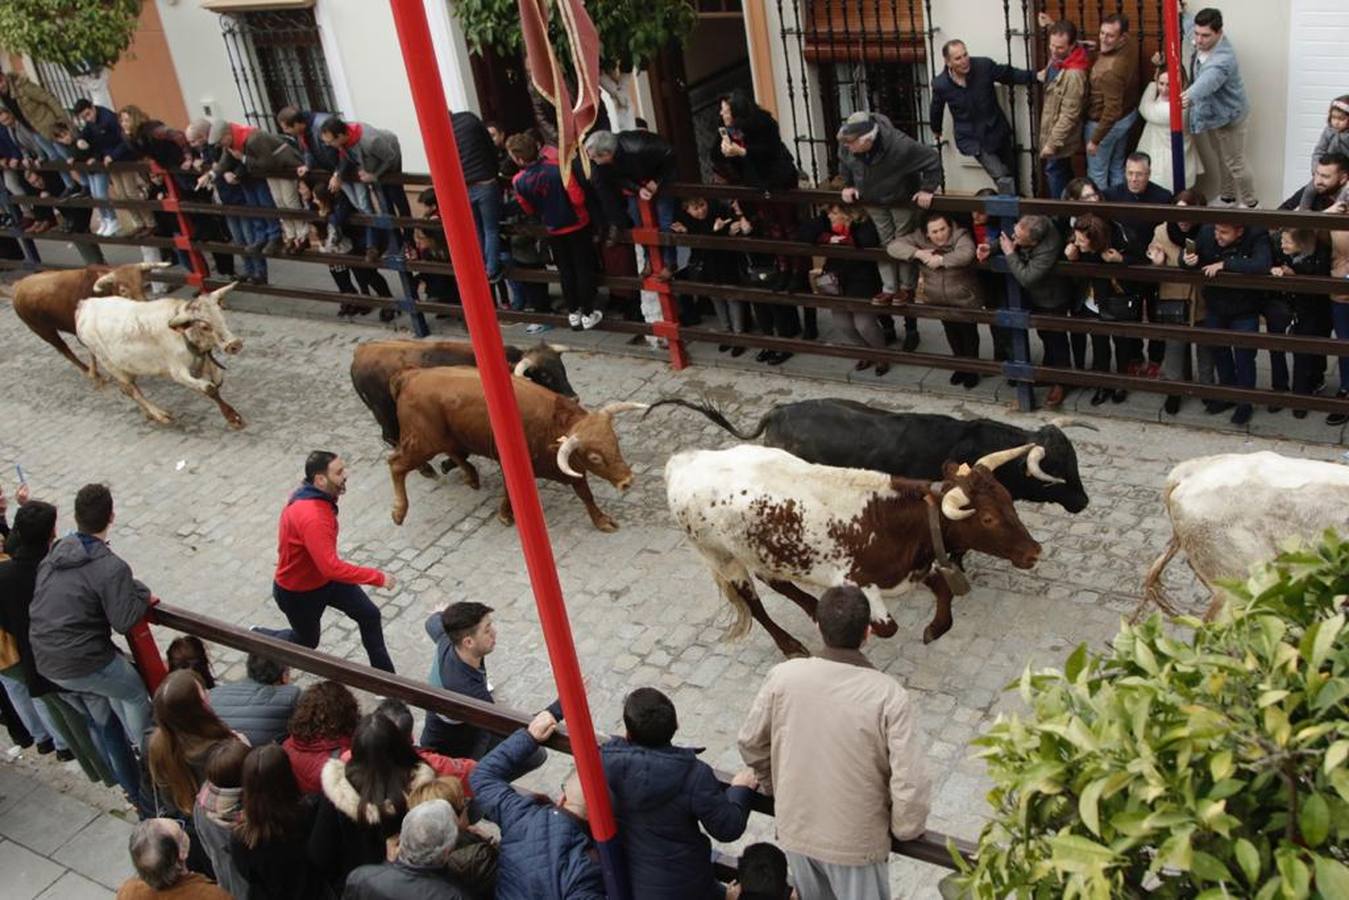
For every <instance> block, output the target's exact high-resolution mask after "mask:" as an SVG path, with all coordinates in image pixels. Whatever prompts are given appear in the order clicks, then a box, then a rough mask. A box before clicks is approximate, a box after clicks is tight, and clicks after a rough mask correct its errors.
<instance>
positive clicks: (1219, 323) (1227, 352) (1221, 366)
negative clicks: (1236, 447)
mask: <svg viewBox="0 0 1349 900" xmlns="http://www.w3.org/2000/svg"><path fill="white" fill-rule="evenodd" d="M1195 243H1196V251H1197V252H1195V253H1182V254H1181V257H1180V264H1181V266H1182V267H1183V268H1187V269H1201V268H1202V269H1203V271H1204V275H1205V276H1207V277H1209V278H1214V277H1216V276H1217V275H1219V274H1220V273H1222V272H1235V273H1238V274H1243V275H1265V274H1268V273H1269V271H1270V269H1271V268H1272V267H1273V259H1272V257H1273V253H1272V252H1271V248H1270V243H1269V233H1268V232H1267V231H1265V229H1263V228H1247V227H1246V226H1244V225H1225V224H1220V225H1204V226H1202V227H1201V228H1200V229H1199V235H1198V238H1197V239H1196V241H1195ZM1220 285H1221V282H1220V283H1219V286H1206V287H1205V288H1204V305H1205V309H1206V312H1205V315H1204V327H1205V328H1226V329H1229V330H1231V331H1246V332H1257V331H1259V330H1260V306H1261V302H1262V300H1263V299H1264V295H1263V294H1262V293H1261V292H1260V291H1253V290H1250V289H1242V288H1232V287H1222V286H1220ZM1213 364H1214V366H1215V368H1217V370H1218V383H1219V384H1222V385H1235V386H1237V387H1244V388H1254V387H1255V350H1253V349H1251V348H1249V347H1238V348H1236V349H1235V350H1234V349H1233V348H1231V347H1214V348H1213ZM1233 406H1236V410H1235V411H1234V412H1233V413H1232V424H1233V425H1245V424H1246V423H1247V422H1249V421H1250V420H1251V405H1250V404H1249V403H1242V404H1240V405H1237V404H1233V403H1229V402H1226V401H1223V400H1205V401H1204V408H1205V409H1206V410H1207V411H1208V413H1209V414H1210V415H1215V414H1217V413H1221V412H1226V411H1227V410H1229V409H1232V407H1233Z"/></svg>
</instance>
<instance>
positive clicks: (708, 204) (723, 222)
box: [670, 197, 749, 356]
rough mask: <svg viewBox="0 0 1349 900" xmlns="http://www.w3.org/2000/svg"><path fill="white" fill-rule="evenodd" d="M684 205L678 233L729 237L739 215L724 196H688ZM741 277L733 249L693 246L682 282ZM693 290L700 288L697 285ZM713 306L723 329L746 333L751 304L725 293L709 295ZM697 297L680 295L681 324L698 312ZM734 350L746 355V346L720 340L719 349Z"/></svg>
mask: <svg viewBox="0 0 1349 900" xmlns="http://www.w3.org/2000/svg"><path fill="white" fill-rule="evenodd" d="M680 206H681V208H680V210H679V211H678V212H676V213H675V220H674V223H673V224H672V225H671V226H670V230H671V231H673V232H675V233H677V234H693V235H697V236H699V237H726V236H728V235H729V234H730V229H731V226H732V224H734V222H735V217H734V215H733V214H732V213H731V209H730V207H728V206H727V205H726V204H725V203H723V202H721V201H720V200H712V201H709V200H708V199H707V198H706V197H685V198H684V201H683V203H682V204H680ZM738 277H739V272H738V266H737V264H736V257H735V253H734V252H733V251H729V250H710V249H707V248H703V247H692V248H690V249H689V256H688V262H687V263H685V265H684V268H682V269H680V270H679V280H680V281H681V282H692V283H693V284H694V285H697V284H699V283H703V284H717V285H727V284H734V283H735V282H736V280H737V279H738ZM691 290H692V291H693V292H696V291H697V288H696V287H694V288H692V289H691ZM708 299H709V300H710V301H711V304H712V310H713V312H715V313H716V315H717V321H718V322H719V323H720V324H721V330H722V331H725V332H728V333H730V334H744V333H745V331H746V330H747V329H748V327H749V321H748V314H749V308H748V307H747V306H746V304H745V303H744V301H742V300H728V299H726V298H725V297H709V298H708ZM697 302H698V298H697V297H691V296H689V295H687V294H683V295H680V297H679V316H680V322H681V324H682V323H683V322H684V321H685V319H686V317H687V318H689V319H690V320H691V319H692V317H693V316H694V315H696V312H697ZM728 350H729V351H730V352H731V356H742V355H744V352H745V348H744V347H742V346H735V347H732V346H731V345H730V344H718V345H717V352H718V353H725V352H726V351H728Z"/></svg>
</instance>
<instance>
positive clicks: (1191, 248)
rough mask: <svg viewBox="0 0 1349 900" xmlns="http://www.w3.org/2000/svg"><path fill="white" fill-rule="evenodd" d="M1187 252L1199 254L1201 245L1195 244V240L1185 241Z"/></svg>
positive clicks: (1187, 239)
mask: <svg viewBox="0 0 1349 900" xmlns="http://www.w3.org/2000/svg"><path fill="white" fill-rule="evenodd" d="M1185 252H1186V253H1187V254H1192V253H1198V252H1199V245H1197V244H1196V243H1195V242H1194V238H1186V239H1185Z"/></svg>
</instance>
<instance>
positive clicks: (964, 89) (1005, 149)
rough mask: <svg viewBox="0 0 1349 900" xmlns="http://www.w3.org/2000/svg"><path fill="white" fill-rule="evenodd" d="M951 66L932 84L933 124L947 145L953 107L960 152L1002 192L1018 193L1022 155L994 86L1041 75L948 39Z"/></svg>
mask: <svg viewBox="0 0 1349 900" xmlns="http://www.w3.org/2000/svg"><path fill="white" fill-rule="evenodd" d="M941 55H942V59H944V60H945V61H946V68H945V69H944V70H943V71H942V73H941V74H940V75H938V76H937V77H936V78H935V79H934V80H933V82H932V105H931V107H930V108H929V110H928V113H929V115H928V121H929V123H930V125H931V126H932V135H933V137H934V138H935V139H936V141H937V143H938V144H940V143H941V139H942V126H943V122H942V120H943V117H944V114H945V112H946V108H947V107H948V106H949V107H950V108H951V120H952V122H953V124H954V125H955V133H956V149H957V150H959V151H960V152H961V153H962V154H964V155H965V156H973V157H974V158H975V159H977V160H979V165H981V166H983V167H984V171H985V172H987V173H988V177H989V178H992V179H993V183H994V184H996V185H997V188H998V193H1000V194H1015V193H1016V176H1015V172H1016V151H1015V146H1014V143H1013V135H1012V126H1011V125H1009V124H1008V122H1007V116H1005V115H1003V112H1002V107H1001V106H1000V105H999V104H998V95H997V93H996V91H994V89H993V85H994V84H996V83H1001V84H1005V85H1009V86H1011V85H1017V84H1032V83H1033V82H1034V81H1035V73H1034V72H1032V71H1031V70H1029V69H1017V68H1014V67H1012V66H1007V65H1003V64H1002V63H996V62H994V61H993V60H991V59H989V58H988V57H986V56H970V52H969V50H968V49H967V48H966V46H965V42H964V41H961V40H953V41H947V42H946V43H945V44H943V45H942V48H941Z"/></svg>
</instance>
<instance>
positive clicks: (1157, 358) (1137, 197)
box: [1101, 151, 1174, 378]
mask: <svg viewBox="0 0 1349 900" xmlns="http://www.w3.org/2000/svg"><path fill="white" fill-rule="evenodd" d="M1153 172H1154V169H1153V166H1152V158H1151V157H1150V156H1148V155H1147V154H1146V153H1143V152H1141V151H1135V152H1133V153H1130V154H1129V155H1128V156H1127V157H1126V159H1125V163H1124V182H1123V183H1122V184H1118V185H1115V186H1114V187H1112V188H1109V189H1108V190H1106V191H1104V192H1103V193H1102V197H1101V199H1103V200H1105V201H1106V202H1109V203H1152V204H1156V205H1158V206H1169V205H1170V204H1171V201H1172V200H1173V199H1174V198H1173V197H1172V195H1171V192H1170V191H1168V190H1167V189H1166V188H1164V187H1162V186H1161V185H1159V184H1157V183H1155V182H1154V181H1153V180H1152V175H1153ZM1115 224H1116V226H1117V227H1118V228H1119V229H1121V230H1122V231H1123V233H1124V238H1125V244H1124V246H1122V247H1119V248H1118V249H1119V251H1120V252H1121V253H1123V254H1124V256H1125V257H1126V258H1127V259H1128V261H1129V262H1130V264H1133V263H1141V262H1142V261H1143V259H1144V258H1145V257H1146V256H1147V247H1148V244H1150V243H1151V242H1152V234H1153V232H1154V231H1155V230H1156V228H1157V224H1158V222H1157V220H1156V219H1155V218H1150V217H1146V216H1120V217H1119V218H1118V220H1117V221H1116V223H1115ZM1123 287H1124V289H1125V291H1126V293H1128V294H1130V295H1131V296H1136V297H1140V298H1142V300H1143V302H1144V303H1145V304H1146V305H1147V311H1148V318H1149V320H1151V319H1152V317H1153V312H1154V309H1155V307H1156V300H1157V287H1156V284H1155V283H1152V282H1146V281H1144V282H1138V281H1134V282H1125V283H1124V284H1123ZM1127 340H1128V341H1129V346H1131V347H1141V346H1142V341H1141V340H1140V339H1138V338H1129V339H1127ZM1165 353H1166V345H1165V344H1164V343H1163V342H1162V341H1159V340H1156V339H1153V340H1150V341H1148V354H1147V359H1148V365H1147V369H1146V370H1145V371H1144V372H1143V374H1145V375H1147V377H1149V378H1156V377H1157V376H1158V374H1160V372H1161V364H1162V358H1163V357H1164V356H1165ZM1131 355H1133V356H1135V357H1136V358H1137V362H1139V363H1140V364H1141V363H1142V361H1143V357H1142V355H1141V353H1136V352H1133V351H1131ZM1128 372H1129V374H1139V372H1138V366H1130V367H1129V368H1128Z"/></svg>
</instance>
